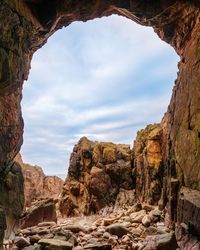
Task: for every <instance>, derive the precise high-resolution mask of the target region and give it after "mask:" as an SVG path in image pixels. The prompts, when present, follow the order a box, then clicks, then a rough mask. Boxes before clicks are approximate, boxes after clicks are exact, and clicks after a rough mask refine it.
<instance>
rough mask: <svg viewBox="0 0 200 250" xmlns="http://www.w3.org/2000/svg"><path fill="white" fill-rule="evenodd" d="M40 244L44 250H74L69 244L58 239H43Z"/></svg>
mask: <svg viewBox="0 0 200 250" xmlns="http://www.w3.org/2000/svg"><path fill="white" fill-rule="evenodd" d="M38 244H40V245H41V246H42V249H44V250H71V249H72V248H73V246H72V245H71V244H70V243H69V242H67V241H63V240H57V239H41V240H40V241H39V242H38Z"/></svg>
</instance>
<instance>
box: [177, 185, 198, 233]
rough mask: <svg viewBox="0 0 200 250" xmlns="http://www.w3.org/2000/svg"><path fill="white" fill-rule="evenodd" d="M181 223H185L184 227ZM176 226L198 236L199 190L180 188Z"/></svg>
mask: <svg viewBox="0 0 200 250" xmlns="http://www.w3.org/2000/svg"><path fill="white" fill-rule="evenodd" d="M183 224H185V225H186V227H185V228H184V226H183ZM178 227H182V229H183V230H184V229H185V230H187V231H188V233H189V234H191V235H195V236H197V237H200V191H197V190H192V189H189V188H186V187H182V188H181V190H180V194H179V200H178Z"/></svg>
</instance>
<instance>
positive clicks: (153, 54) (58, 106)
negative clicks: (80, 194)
mask: <svg viewBox="0 0 200 250" xmlns="http://www.w3.org/2000/svg"><path fill="white" fill-rule="evenodd" d="M178 59H179V58H178V56H177V54H176V53H175V51H174V50H173V48H171V47H170V46H169V45H168V44H166V43H164V42H163V41H161V40H160V38H158V37H157V35H156V34H155V33H154V32H153V29H152V28H149V27H144V26H140V25H138V24H136V23H134V22H133V21H131V20H129V19H127V18H125V17H121V16H117V15H112V16H109V17H103V18H101V19H94V20H92V21H88V22H86V23H83V22H74V23H72V24H71V25H70V26H69V27H67V28H65V29H62V30H60V31H58V32H56V34H54V35H53V36H52V37H51V38H50V39H49V41H48V43H47V44H46V45H45V46H43V48H42V49H40V50H39V51H37V52H36V53H35V55H34V57H33V61H32V68H31V71H30V75H29V79H28V82H26V83H25V84H24V90H23V100H22V112H23V117H24V121H25V132H24V143H23V146H22V149H21V153H22V156H23V158H24V161H25V162H29V163H31V164H34V165H35V164H36V165H39V166H42V167H43V169H44V172H45V173H46V174H47V175H57V176H60V177H66V172H67V171H66V165H67V164H68V162H69V156H70V153H71V152H72V148H73V146H74V144H75V143H76V142H77V141H78V139H79V138H80V137H82V136H87V137H89V138H90V139H92V140H98V141H112V142H115V143H128V144H130V145H131V144H132V141H133V139H134V137H135V136H136V132H137V131H138V130H139V129H141V128H144V127H145V126H146V125H147V124H150V123H155V122H160V120H161V119H162V116H163V114H164V112H165V111H166V110H167V105H168V104H169V100H170V96H171V91H172V86H173V84H174V80H175V79H176V72H177V62H178Z"/></svg>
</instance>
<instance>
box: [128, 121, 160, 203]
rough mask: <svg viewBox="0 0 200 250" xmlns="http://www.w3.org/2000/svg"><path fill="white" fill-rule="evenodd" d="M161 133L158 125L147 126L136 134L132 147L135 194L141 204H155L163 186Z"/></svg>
mask: <svg viewBox="0 0 200 250" xmlns="http://www.w3.org/2000/svg"><path fill="white" fill-rule="evenodd" d="M162 136H163V131H162V128H161V126H160V125H159V124H154V125H148V126H147V127H146V128H145V129H142V130H141V131H139V132H138V133H137V137H136V140H135V141H134V147H133V159H134V166H135V168H134V171H135V175H136V187H137V188H136V194H137V197H138V199H139V200H140V201H141V202H146V203H149V204H152V205H153V204H157V203H158V201H159V200H160V198H161V193H162V186H163V169H164V163H163V156H162V148H161V147H162Z"/></svg>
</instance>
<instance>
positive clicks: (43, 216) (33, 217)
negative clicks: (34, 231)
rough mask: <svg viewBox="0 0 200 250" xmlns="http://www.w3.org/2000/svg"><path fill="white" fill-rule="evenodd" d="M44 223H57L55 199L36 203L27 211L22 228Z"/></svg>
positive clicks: (22, 220)
mask: <svg viewBox="0 0 200 250" xmlns="http://www.w3.org/2000/svg"><path fill="white" fill-rule="evenodd" d="M44 221H47V222H48V221H55V222H57V215H56V203H55V201H54V200H53V199H51V198H49V199H48V198H47V199H42V200H40V201H37V202H35V204H33V205H32V206H31V207H30V208H28V209H27V210H26V212H25V213H24V214H23V217H22V218H21V219H20V222H19V224H20V228H25V227H31V226H35V225H37V224H38V223H41V222H44Z"/></svg>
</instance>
